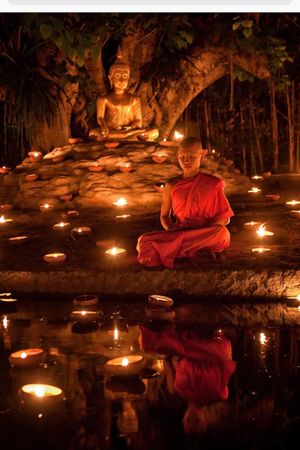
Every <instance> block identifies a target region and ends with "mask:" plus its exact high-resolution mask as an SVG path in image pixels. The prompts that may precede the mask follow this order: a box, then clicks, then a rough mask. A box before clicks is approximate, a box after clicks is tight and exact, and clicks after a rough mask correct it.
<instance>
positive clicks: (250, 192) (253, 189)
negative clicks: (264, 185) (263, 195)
mask: <svg viewBox="0 0 300 450" xmlns="http://www.w3.org/2000/svg"><path fill="white" fill-rule="evenodd" d="M248 192H249V194H258V193H259V192H261V189H259V188H258V187H256V186H253V187H252V188H251V189H250V190H249V191H248Z"/></svg>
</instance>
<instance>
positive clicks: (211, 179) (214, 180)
mask: <svg viewBox="0 0 300 450" xmlns="http://www.w3.org/2000/svg"><path fill="white" fill-rule="evenodd" d="M201 175H202V177H203V180H204V181H205V183H207V184H209V185H210V186H215V187H219V186H224V180H222V178H219V177H216V176H215V175H211V174H210V173H204V172H201Z"/></svg>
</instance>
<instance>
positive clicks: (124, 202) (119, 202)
mask: <svg viewBox="0 0 300 450" xmlns="http://www.w3.org/2000/svg"><path fill="white" fill-rule="evenodd" d="M113 204H114V205H115V206H125V205H128V203H127V200H126V198H124V197H120V198H119V199H118V200H116V201H115V202H113Z"/></svg>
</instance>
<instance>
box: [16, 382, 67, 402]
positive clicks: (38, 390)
mask: <svg viewBox="0 0 300 450" xmlns="http://www.w3.org/2000/svg"><path fill="white" fill-rule="evenodd" d="M20 392H21V395H22V396H25V397H31V398H35V399H37V400H45V399H50V398H52V399H53V398H54V399H58V398H61V397H62V393H63V391H62V390H61V389H60V388H59V387H57V386H51V385H49V384H25V385H24V386H22V387H21V390H20Z"/></svg>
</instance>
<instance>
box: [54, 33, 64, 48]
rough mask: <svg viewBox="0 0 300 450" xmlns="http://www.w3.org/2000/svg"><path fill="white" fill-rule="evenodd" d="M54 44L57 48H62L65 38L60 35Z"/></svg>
mask: <svg viewBox="0 0 300 450" xmlns="http://www.w3.org/2000/svg"><path fill="white" fill-rule="evenodd" d="M53 41H54V44H55V45H56V47H58V48H60V47H61V46H62V44H63V37H62V35H61V34H59V35H58V36H57V37H56V38H55V39H53Z"/></svg>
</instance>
